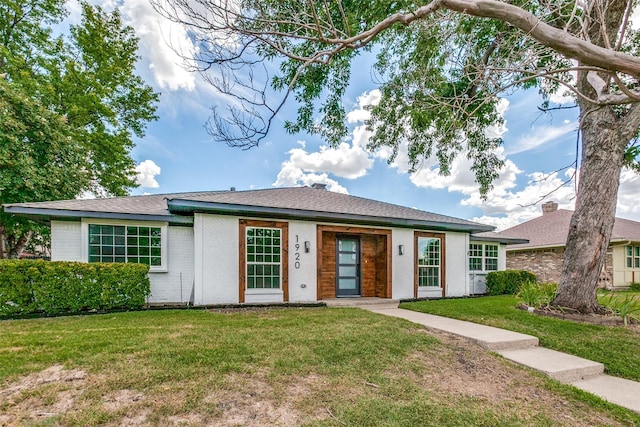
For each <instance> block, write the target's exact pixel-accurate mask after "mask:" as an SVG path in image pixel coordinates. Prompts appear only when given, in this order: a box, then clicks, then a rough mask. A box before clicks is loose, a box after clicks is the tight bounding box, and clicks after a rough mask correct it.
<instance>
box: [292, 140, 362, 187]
mask: <svg viewBox="0 0 640 427" xmlns="http://www.w3.org/2000/svg"><path fill="white" fill-rule="evenodd" d="M288 154H289V155H290V157H289V160H288V161H287V162H285V163H290V164H291V165H293V166H294V167H296V168H299V169H301V170H304V171H307V172H328V173H331V174H333V175H335V176H339V177H342V178H347V179H355V178H360V177H361V176H364V175H366V173H367V170H368V169H370V168H371V166H373V160H372V159H371V158H369V154H368V153H367V152H366V151H364V150H363V149H362V148H360V147H358V146H355V145H353V146H352V145H350V144H348V143H346V142H343V143H341V144H340V146H339V147H337V148H329V147H327V146H322V147H320V151H316V152H312V153H308V152H307V151H305V150H304V148H293V149H291V150H289V152H288Z"/></svg>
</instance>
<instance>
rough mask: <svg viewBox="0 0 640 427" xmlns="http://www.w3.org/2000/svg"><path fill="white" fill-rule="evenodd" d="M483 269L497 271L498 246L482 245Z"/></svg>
mask: <svg viewBox="0 0 640 427" xmlns="http://www.w3.org/2000/svg"><path fill="white" fill-rule="evenodd" d="M484 269H485V271H496V270H498V245H484Z"/></svg>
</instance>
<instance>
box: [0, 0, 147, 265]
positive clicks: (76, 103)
mask: <svg viewBox="0 0 640 427" xmlns="http://www.w3.org/2000/svg"><path fill="white" fill-rule="evenodd" d="M66 14H67V12H66V9H65V1H64V0H43V1H38V2H27V3H25V2H22V1H14V0H0V75H1V76H2V77H1V78H0V143H1V145H0V203H2V204H4V203H17V202H34V201H43V200H55V199H70V198H74V197H76V196H78V195H80V194H82V193H83V192H86V191H89V192H93V193H96V194H99V195H124V194H126V193H127V191H128V189H129V188H131V187H134V186H135V185H136V182H135V163H134V161H133V159H132V158H131V156H130V152H131V149H132V148H133V145H134V144H133V140H132V138H133V136H134V135H136V136H138V137H142V136H143V135H144V129H145V126H146V123H148V122H149V121H151V120H154V119H155V118H156V116H155V109H156V103H157V101H158V94H157V93H155V92H154V91H153V89H152V88H151V87H149V86H148V85H146V84H145V83H144V81H143V80H142V79H141V78H140V77H139V76H137V75H136V73H135V64H136V61H137V59H138V56H137V48H138V40H137V38H136V37H135V35H134V32H133V29H132V28H131V27H128V26H125V25H123V23H122V20H121V17H120V15H119V13H118V12H117V11H115V12H112V13H107V12H105V11H103V10H102V9H101V8H99V7H95V6H90V5H89V4H87V3H82V21H81V23H80V24H78V25H72V26H71V27H70V30H69V33H68V34H66V35H61V36H55V35H54V33H53V30H52V26H53V25H59V24H61V22H62V21H63V20H64V18H65V17H66ZM34 232H35V233H45V234H46V233H47V230H46V228H43V227H41V226H38V225H37V224H34V223H33V222H30V221H26V220H24V219H19V218H15V217H13V216H12V215H8V214H5V213H4V212H0V258H8V257H17V256H19V254H20V253H21V251H22V250H23V248H24V247H25V245H26V244H27V243H28V241H29V238H30V237H31V236H32V235H33V233H34ZM45 240H46V236H45Z"/></svg>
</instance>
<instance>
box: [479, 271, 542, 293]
mask: <svg viewBox="0 0 640 427" xmlns="http://www.w3.org/2000/svg"><path fill="white" fill-rule="evenodd" d="M535 281H536V275H535V274H533V273H531V272H529V271H526V270H505V271H492V272H491V273H489V274H487V282H486V283H487V295H503V294H507V295H515V294H516V293H518V291H519V290H520V287H521V286H522V285H523V284H525V283H527V282H535Z"/></svg>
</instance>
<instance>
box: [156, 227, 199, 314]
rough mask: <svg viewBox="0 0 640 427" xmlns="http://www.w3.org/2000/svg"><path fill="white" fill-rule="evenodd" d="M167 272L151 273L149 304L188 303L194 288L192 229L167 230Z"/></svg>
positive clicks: (171, 228)
mask: <svg viewBox="0 0 640 427" xmlns="http://www.w3.org/2000/svg"><path fill="white" fill-rule="evenodd" d="M167 233H168V235H167V240H166V242H167V245H168V247H167V264H166V265H167V271H166V272H158V273H155V272H151V273H149V278H150V280H151V297H150V298H149V302H151V303H186V302H189V299H190V297H191V291H192V290H193V287H194V283H195V282H194V258H193V228H191V227H176V226H169V227H168V228H167Z"/></svg>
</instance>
